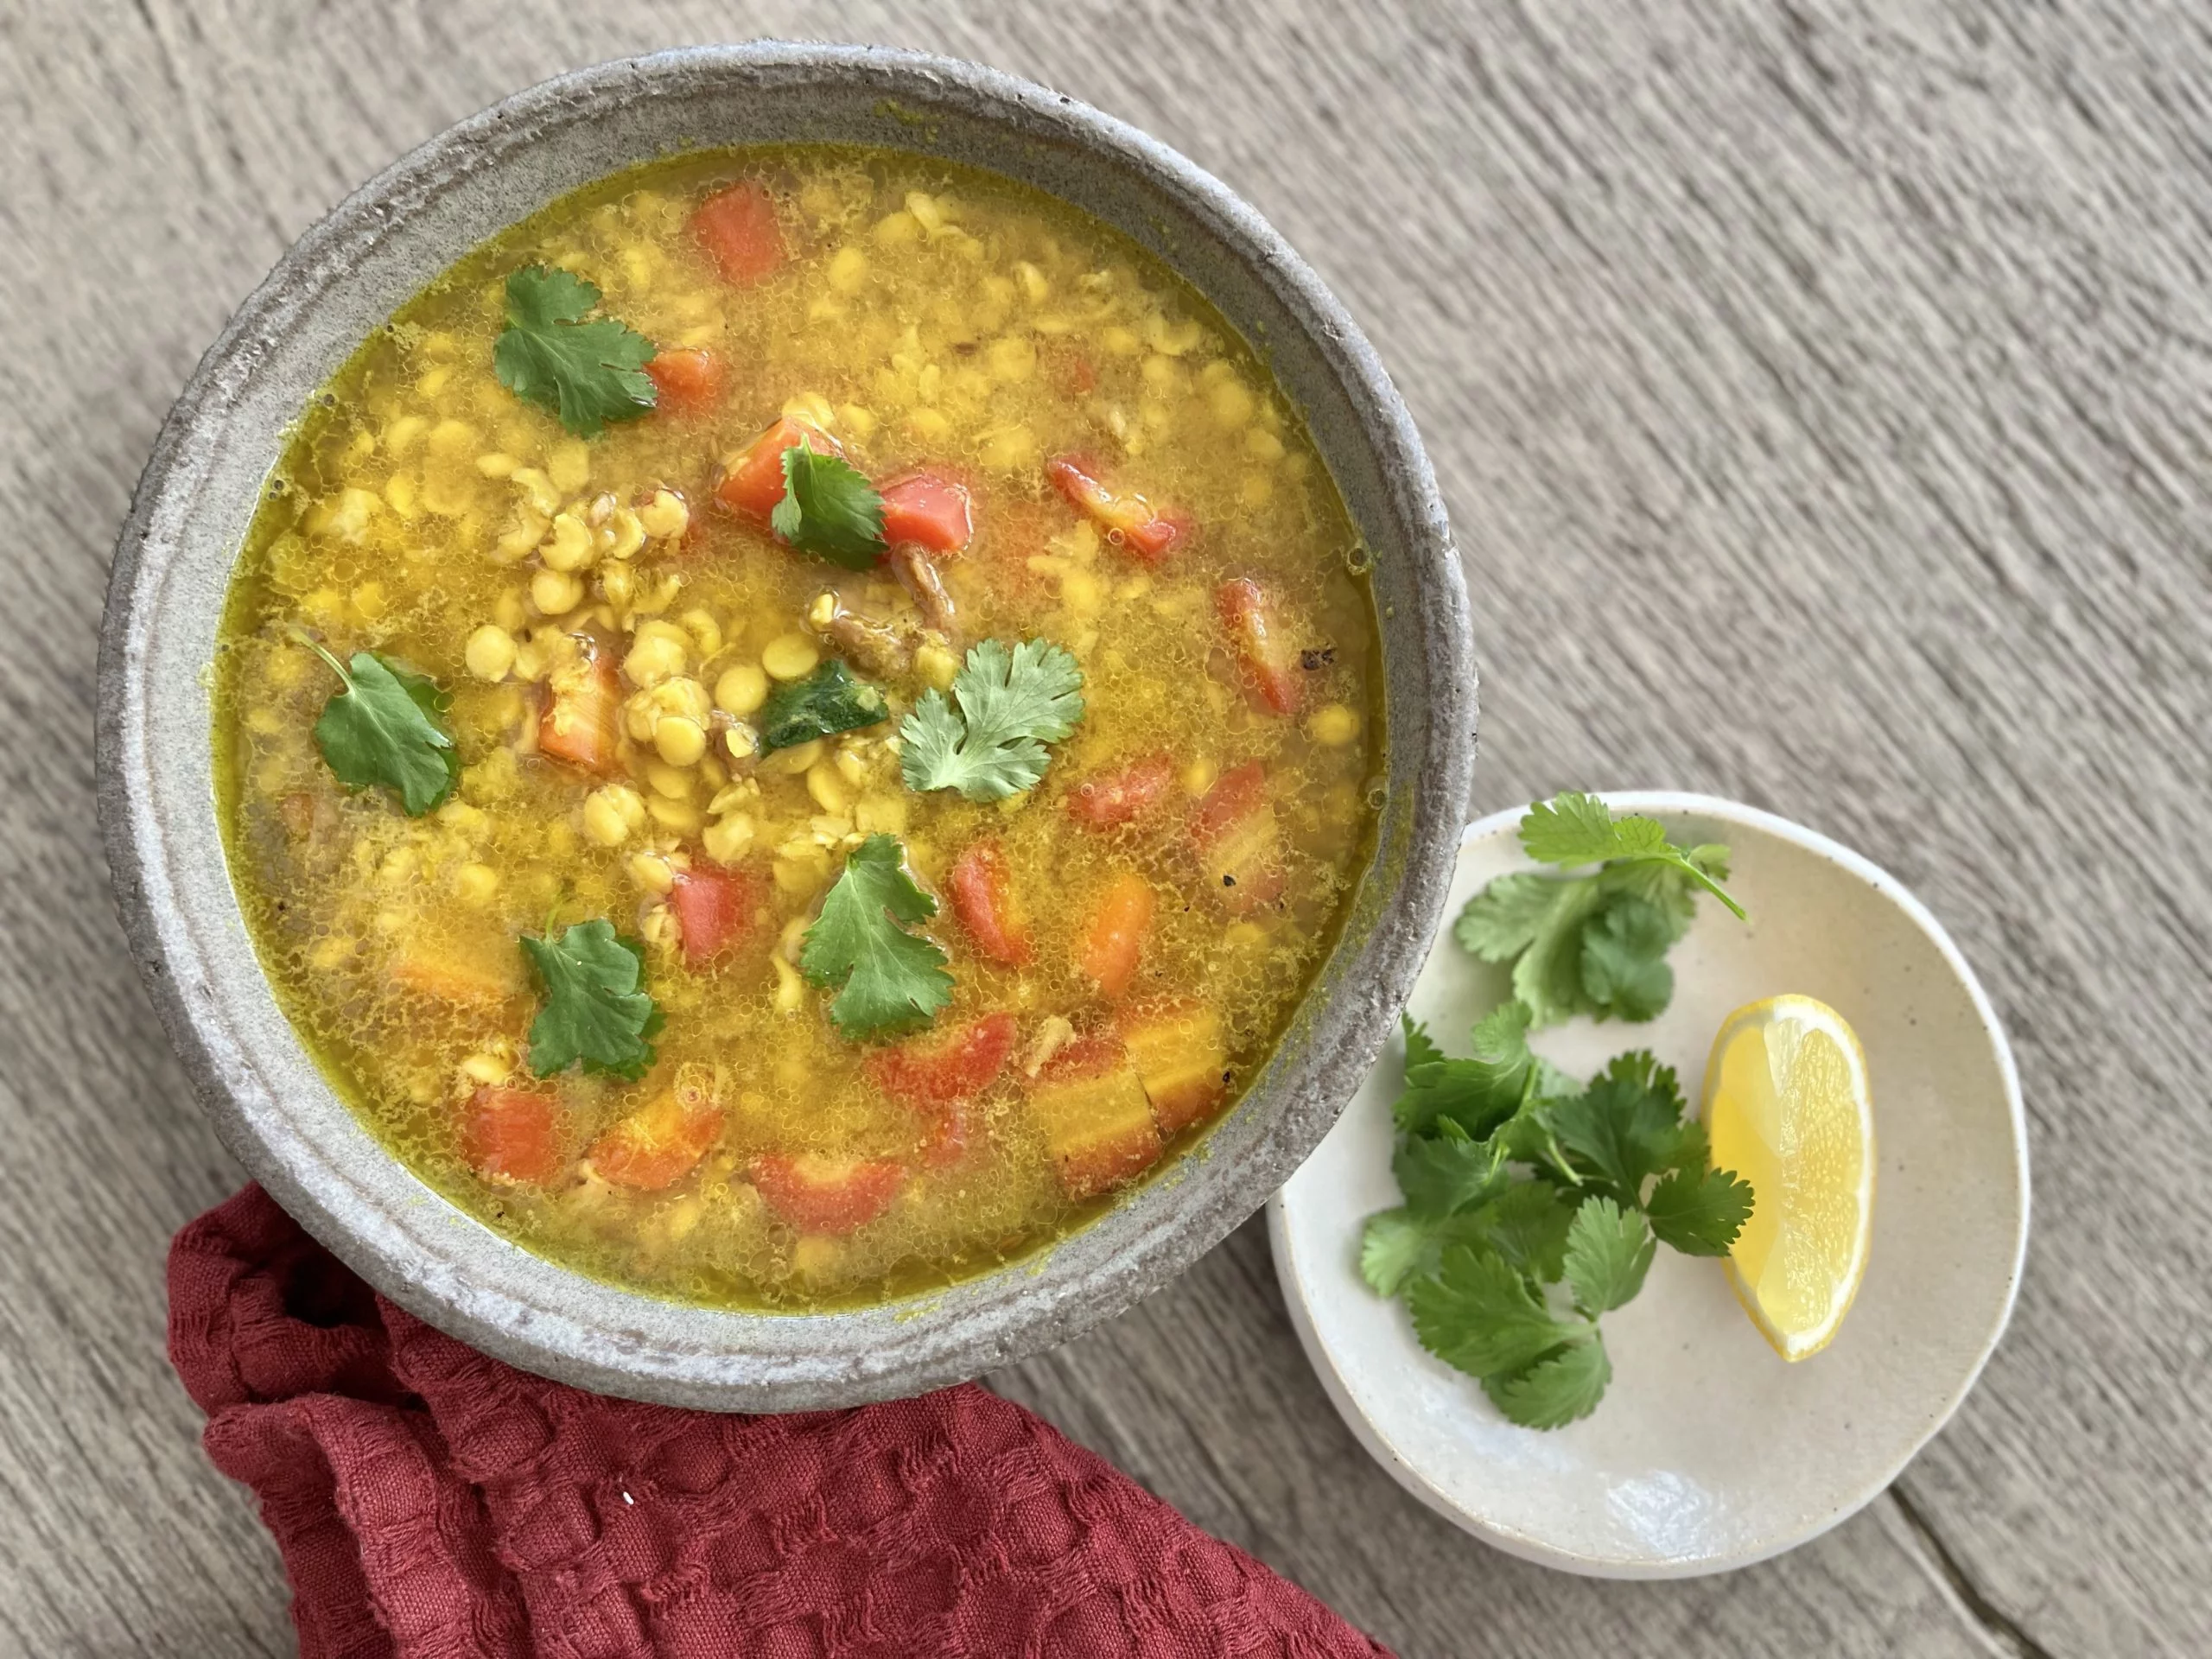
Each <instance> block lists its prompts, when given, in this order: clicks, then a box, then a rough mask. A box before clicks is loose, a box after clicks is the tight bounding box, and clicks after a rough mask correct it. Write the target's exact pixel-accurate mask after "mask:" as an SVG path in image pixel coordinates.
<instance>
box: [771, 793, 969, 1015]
mask: <svg viewBox="0 0 2212 1659" xmlns="http://www.w3.org/2000/svg"><path fill="white" fill-rule="evenodd" d="M905 861H906V849H905V848H904V847H903V846H901V845H900V844H899V842H898V840H897V839H896V838H895V837H893V836H884V835H875V836H869V837H868V839H867V840H866V841H864V842H861V844H860V845H859V846H857V847H855V848H854V849H853V850H852V852H851V854H850V855H848V856H847V858H846V860H845V868H844V871H843V873H842V874H840V875H839V876H838V877H837V880H836V883H835V884H834V885H832V886H831V887H830V889H829V892H828V893H826V894H824V895H823V900H822V914H821V915H820V916H818V917H817V918H816V919H815V923H814V925H813V926H812V927H810V928H809V929H807V931H806V937H805V938H804V939H803V940H802V941H801V942H800V946H799V957H798V966H799V971H800V972H801V973H802V974H804V975H805V976H806V977H807V978H808V979H809V980H810V981H812V982H814V983H815V984H817V985H821V986H824V987H833V988H836V992H837V995H836V1000H835V1001H832V1002H831V1003H830V1005H829V1020H830V1023H831V1024H833V1025H834V1026H836V1027H837V1029H838V1031H839V1032H841V1033H843V1034H844V1035H845V1036H847V1037H855V1038H861V1037H880V1036H883V1035H886V1034H887V1033H892V1032H897V1031H905V1030H908V1029H910V1028H912V1027H915V1026H921V1025H927V1024H928V1023H929V1022H930V1021H931V1020H933V1019H935V1018H936V1017H937V1013H938V1009H940V1008H942V1007H944V1005H945V1004H946V1003H947V1002H949V1001H951V999H952V976H951V975H950V974H948V973H946V972H945V971H944V965H945V963H946V962H947V961H948V960H950V958H948V957H946V956H945V954H944V951H943V950H939V949H938V946H937V944H936V943H935V942H934V941H932V940H931V939H928V938H924V937H923V936H922V935H920V934H918V933H910V932H908V931H907V929H908V928H910V927H912V926H914V925H916V924H918V923H921V922H925V921H927V920H928V919H929V918H931V917H932V916H934V915H936V914H937V900H936V899H933V898H931V896H930V895H929V894H928V893H925V892H923V891H922V889H921V888H920V887H918V886H917V885H915V882H914V879H913V878H912V876H910V875H908V874H906V865H905Z"/></svg>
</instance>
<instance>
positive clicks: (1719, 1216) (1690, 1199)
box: [1644, 1135, 1752, 1255]
mask: <svg viewBox="0 0 2212 1659" xmlns="http://www.w3.org/2000/svg"><path fill="white" fill-rule="evenodd" d="M1699 1139H1700V1143H1702V1141H1703V1139H1704V1137H1703V1136H1702V1135H1700V1137H1699ZM1751 1205H1752V1194H1751V1183H1750V1182H1748V1181H1746V1180H1745V1179H1743V1178H1742V1177H1741V1176H1739V1175H1737V1174H1736V1173H1733V1172H1732V1171H1730V1170H1726V1169H1708V1170H1706V1171H1705V1172H1704V1173H1701V1174H1700V1173H1694V1172H1692V1171H1690V1170H1677V1171H1676V1172H1675V1173H1673V1174H1672V1175H1669V1176H1668V1177H1667V1179H1664V1180H1663V1181H1662V1182H1660V1183H1659V1185H1656V1186H1655V1187H1653V1188H1652V1189H1651V1198H1650V1200H1649V1202H1648V1203H1647V1204H1646V1205H1644V1211H1645V1213H1647V1214H1648V1215H1649V1217H1651V1230H1652V1231H1653V1232H1654V1233H1656V1234H1657V1235H1658V1236H1660V1237H1661V1238H1663V1239H1664V1240H1666V1241H1667V1243H1669V1244H1671V1245H1673V1246H1674V1247H1675V1249H1678V1250H1680V1251H1681V1253H1682V1254H1683V1255H1727V1254H1728V1250H1729V1247H1730V1246H1731V1245H1732V1244H1734V1243H1735V1242H1736V1236H1737V1234H1738V1233H1740V1232H1742V1231H1743V1230H1744V1224H1745V1222H1747V1221H1749V1220H1750V1219H1751Z"/></svg>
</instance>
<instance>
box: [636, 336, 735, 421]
mask: <svg viewBox="0 0 2212 1659" xmlns="http://www.w3.org/2000/svg"><path fill="white" fill-rule="evenodd" d="M645 372H646V373H647V374H649V375H651V376H652V383H653V387H654V391H655V392H656V394H657V401H656V403H655V404H654V407H655V408H657V409H659V410H663V411H664V412H665V413H667V414H670V415H687V416H688V415H709V414H712V413H713V412H714V411H715V410H716V409H718V408H720V407H721V401H722V389H723V387H724V386H725V385H727V383H728V374H727V373H726V372H724V369H723V366H722V360H721V359H720V358H719V357H716V356H715V354H714V353H712V352H686V351H677V352H663V353H660V354H659V355H658V356H657V357H655V358H654V359H653V360H652V362H650V363H648V364H646V365H645Z"/></svg>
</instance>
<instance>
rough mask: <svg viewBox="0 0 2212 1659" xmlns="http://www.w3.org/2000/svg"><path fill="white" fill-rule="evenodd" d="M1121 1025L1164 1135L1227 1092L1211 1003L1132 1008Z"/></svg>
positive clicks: (1226, 1070)
mask: <svg viewBox="0 0 2212 1659" xmlns="http://www.w3.org/2000/svg"><path fill="white" fill-rule="evenodd" d="M1119 1027H1120V1030H1121V1033H1122V1041H1123V1042H1124V1043H1126V1044H1127V1045H1128V1050H1129V1057H1130V1058H1132V1059H1133V1060H1135V1062H1136V1068H1137V1076H1138V1077H1140V1078H1141V1079H1142V1080H1143V1083H1144V1091H1145V1094H1146V1096H1147V1097H1148V1098H1149V1099H1150V1100H1151V1102H1152V1115H1153V1116H1154V1118H1156V1119H1158V1120H1159V1123H1160V1133H1161V1134H1162V1135H1173V1134H1174V1133H1175V1132H1176V1131H1177V1130H1179V1129H1181V1128H1185V1127H1187V1126H1188V1125H1190V1124H1192V1123H1195V1122H1198V1120H1199V1119H1200V1118H1202V1117H1204V1116H1205V1115H1206V1114H1207V1113H1208V1112H1210V1111H1211V1110H1212V1109H1214V1108H1215V1107H1216V1106H1217V1105H1219V1104H1220V1103H1221V1099H1222V1096H1224V1095H1225V1094H1227V1093H1228V1092H1229V1065H1228V1055H1227V1052H1226V1051H1225V1049H1224V1044H1223V1040H1222V1032H1221V1014H1220V1011H1219V1010H1218V1009H1217V1008H1216V1007H1214V1006H1213V1005H1212V1004H1211V1002H1197V1001H1163V1002H1154V1003H1150V1004H1147V1005H1146V1006H1143V1007H1135V1008H1130V1009H1128V1010H1127V1011H1125V1012H1124V1013H1123V1014H1122V1017H1121V1020H1120V1021H1119Z"/></svg>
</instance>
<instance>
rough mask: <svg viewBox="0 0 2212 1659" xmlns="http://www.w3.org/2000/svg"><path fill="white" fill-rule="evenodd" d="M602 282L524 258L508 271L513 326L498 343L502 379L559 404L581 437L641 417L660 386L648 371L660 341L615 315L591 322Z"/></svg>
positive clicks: (532, 399) (552, 406) (551, 405)
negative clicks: (655, 342)
mask: <svg viewBox="0 0 2212 1659" xmlns="http://www.w3.org/2000/svg"><path fill="white" fill-rule="evenodd" d="M598 303H599V289H597V288H596V287H594V285H593V284H591V283H588V282H586V281H585V280H584V279H583V278H582V277H578V276H576V275H575V274H574V273H572V272H569V271H566V270H558V269H556V268H555V267H552V266H550V265H524V266H523V267H522V268H521V269H520V270H516V271H514V272H512V273H511V274H510V275H509V276H508V277H507V326H506V327H505V328H504V329H503V330H501V331H500V334H499V340H497V341H496V342H495V343H494V344H493V347H492V369H493V372H494V373H495V374H497V375H498V376H499V384H500V385H503V386H505V388H506V389H507V390H508V391H512V393H514V395H515V396H516V397H519V398H521V399H522V400H523V401H524V402H525V403H531V404H537V405H538V406H539V407H541V408H543V409H549V410H552V411H553V412H554V413H555V414H556V415H557V416H560V418H561V424H562V425H563V426H564V427H566V428H568V429H569V431H571V432H573V433H574V434H575V435H576V436H578V437H580V438H595V437H597V436H598V435H600V433H601V431H603V430H604V429H606V426H607V423H608V422H609V421H634V420H636V419H637V418H638V416H640V415H643V414H645V412H646V411H647V410H651V409H652V406H653V403H654V400H655V398H656V397H658V392H657V391H656V389H655V387H654V385H653V381H652V376H651V375H649V374H647V373H646V372H645V365H646V364H648V363H650V362H651V361H652V359H653V356H654V346H653V343H652V341H651V340H647V339H646V338H645V336H644V335H643V334H637V333H634V332H632V330H631V329H629V328H626V327H624V326H623V325H622V324H621V323H620V322H617V321H615V320H614V319H613V318H612V317H601V318H598V319H596V320H595V321H589V322H587V321H585V320H584V319H585V318H586V317H587V316H588V315H590V312H591V309H592V308H593V307H594V306H595V305H597V304H598Z"/></svg>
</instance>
